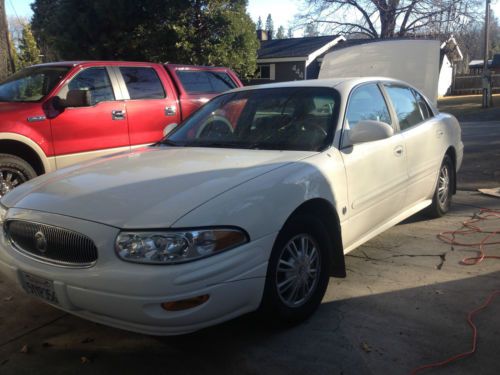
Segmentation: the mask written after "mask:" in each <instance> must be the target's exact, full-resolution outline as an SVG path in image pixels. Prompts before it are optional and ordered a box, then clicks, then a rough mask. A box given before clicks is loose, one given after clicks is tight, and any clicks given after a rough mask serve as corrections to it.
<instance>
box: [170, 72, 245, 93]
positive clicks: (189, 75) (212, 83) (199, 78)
mask: <svg viewBox="0 0 500 375" xmlns="http://www.w3.org/2000/svg"><path fill="white" fill-rule="evenodd" d="M176 74H177V77H179V79H180V80H181V82H182V85H183V86H184V89H185V90H186V91H187V92H188V93H190V94H194V93H219V92H224V91H227V90H231V89H234V88H235V87H236V84H235V83H234V82H233V80H232V79H231V77H229V74H227V73H225V72H214V71H206V70H177V71H176Z"/></svg>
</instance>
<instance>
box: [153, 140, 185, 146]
mask: <svg viewBox="0 0 500 375" xmlns="http://www.w3.org/2000/svg"><path fill="white" fill-rule="evenodd" d="M159 146H173V147H182V146H184V145H183V144H179V143H177V142H174V141H172V140H170V139H166V138H164V139H162V140H161V141H159V142H156V143H153V144H152V145H151V147H159Z"/></svg>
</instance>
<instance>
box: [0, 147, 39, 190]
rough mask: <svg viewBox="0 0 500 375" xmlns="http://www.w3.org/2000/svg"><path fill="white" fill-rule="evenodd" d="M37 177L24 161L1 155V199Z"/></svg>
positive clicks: (15, 157)
mask: <svg viewBox="0 0 500 375" xmlns="http://www.w3.org/2000/svg"><path fill="white" fill-rule="evenodd" d="M36 176H37V174H36V172H35V170H34V169H33V168H32V167H31V165H29V164H28V163H27V162H26V161H24V160H23V159H21V158H19V157H17V156H13V155H8V154H0V198H2V197H3V196H4V195H5V194H7V193H8V192H9V191H11V190H12V189H14V188H15V187H16V186H18V185H21V184H22V183H23V182H26V181H28V180H31V179H32V178H35V177H36Z"/></svg>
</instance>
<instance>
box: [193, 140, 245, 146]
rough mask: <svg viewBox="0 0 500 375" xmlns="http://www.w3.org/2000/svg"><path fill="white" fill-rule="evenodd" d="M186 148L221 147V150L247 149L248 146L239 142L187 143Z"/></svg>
mask: <svg viewBox="0 0 500 375" xmlns="http://www.w3.org/2000/svg"><path fill="white" fill-rule="evenodd" d="M184 146H186V147H221V148H248V145H246V144H244V143H240V142H231V141H202V142H187V143H185V144H184Z"/></svg>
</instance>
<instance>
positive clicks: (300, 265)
mask: <svg viewBox="0 0 500 375" xmlns="http://www.w3.org/2000/svg"><path fill="white" fill-rule="evenodd" d="M318 249H319V247H318V245H317V243H316V241H315V240H314V238H312V237H311V236H310V235H308V234H299V235H297V236H295V237H293V238H292V239H291V240H290V241H288V243H287V244H286V245H285V246H284V247H283V249H282V250H281V254H280V257H279V259H278V269H277V272H276V286H277V289H278V295H279V297H280V299H281V301H282V302H283V303H284V304H285V305H287V306H288V307H298V306H301V305H303V304H304V303H306V302H307V301H308V300H309V298H310V297H311V295H312V294H313V292H314V289H315V288H316V285H317V284H318V279H319V274H320V272H319V271H320V267H321V257H320V253H319V251H318Z"/></svg>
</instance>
